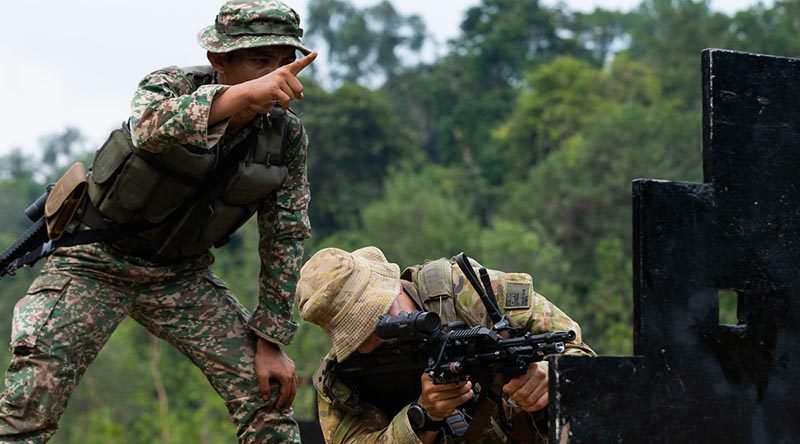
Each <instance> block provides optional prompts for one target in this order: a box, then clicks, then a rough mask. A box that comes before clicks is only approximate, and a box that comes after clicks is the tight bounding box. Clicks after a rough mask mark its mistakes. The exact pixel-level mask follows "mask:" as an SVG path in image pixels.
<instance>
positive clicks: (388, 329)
mask: <svg viewBox="0 0 800 444" xmlns="http://www.w3.org/2000/svg"><path fill="white" fill-rule="evenodd" d="M456 263H457V264H458V266H459V268H460V269H461V271H462V272H463V273H464V275H465V276H466V278H467V280H468V281H469V282H470V284H471V285H472V286H473V287H474V288H475V290H476V291H477V292H478V296H479V297H480V298H481V301H482V302H483V305H484V306H485V307H486V310H487V313H488V314H489V317H490V319H491V320H492V322H493V323H494V326H493V327H492V328H487V327H484V326H477V327H471V328H467V326H466V324H464V323H463V322H456V323H451V324H448V325H446V326H442V325H441V319H440V317H439V315H438V314H436V313H435V312H421V311H416V312H412V313H406V312H402V313H400V314H399V315H398V316H388V315H384V316H381V317H380V319H379V321H378V323H377V325H376V327H375V332H376V333H377V335H378V336H379V337H381V338H383V339H386V340H388V341H390V342H389V344H386V345H384V346H383V347H380V348H379V349H377V350H375V351H373V352H371V353H368V354H359V353H354V354H353V355H352V356H350V357H348V358H347V359H346V360H344V361H343V362H341V363H337V364H335V367H334V368H333V370H334V372H335V375H336V378H338V379H339V380H341V381H342V382H343V383H345V384H346V385H347V386H348V387H350V388H351V389H352V390H353V391H354V393H353V394H354V395H355V397H356V399H358V398H360V399H363V400H365V401H367V402H369V403H370V404H373V405H375V406H376V407H378V408H380V409H381V410H382V411H384V412H385V413H387V414H389V415H394V414H396V413H397V412H398V411H399V410H400V409H402V407H403V406H405V405H407V404H408V403H410V402H411V401H414V400H416V397H417V396H418V395H419V393H420V391H421V387H420V381H419V378H420V375H421V374H422V372H425V373H427V374H428V375H430V376H431V378H432V379H433V382H434V383H435V384H449V383H453V382H462V381H466V380H470V381H472V382H473V386H475V384H477V385H478V386H479V388H480V390H479V394H478V395H477V396H476V399H473V401H472V402H471V403H468V404H471V405H467V406H465V408H462V409H460V410H459V411H457V412H456V413H455V414H454V415H452V416H451V417H449V418H447V420H446V431H447V432H448V433H449V434H451V435H453V436H457V437H458V436H463V434H464V433H465V432H466V431H467V429H468V427H469V421H470V416H469V412H474V409H475V408H476V406H477V405H478V404H479V403H480V401H482V400H483V399H484V398H486V397H489V398H491V399H492V400H494V401H495V402H496V403H497V405H498V410H499V412H500V414H501V419H502V421H503V426H504V427H506V428H507V429H508V430H510V429H511V428H512V427H513V424H511V423H510V421H509V420H508V419H507V418H505V417H504V415H503V411H504V410H503V408H502V405H501V403H502V402H503V400H502V394H501V393H497V387H496V386H495V388H494V391H493V390H492V386H493V385H495V384H494V383H495V381H496V379H497V376H498V375H502V379H503V381H508V380H509V379H511V378H513V377H515V376H519V375H523V374H525V373H526V372H527V370H528V367H529V365H530V363H532V362H537V361H542V360H543V359H545V357H546V356H547V355H551V354H557V353H563V352H564V350H565V345H564V343H565V342H568V341H572V340H574V339H575V332H574V331H557V332H548V333H543V334H537V335H534V334H531V333H530V332H523V331H522V330H521V329H520V328H518V327H515V326H513V325H511V322H509V320H508V319H507V318H506V317H505V316H504V315H503V314H501V313H500V310H499V308H498V305H497V300H496V299H495V296H494V293H493V290H492V286H491V283H490V280H489V275H488V272H487V271H486V269H485V268H481V269H480V270H479V273H480V275H481V280H480V281H479V280H478V277H477V276H476V275H475V271H474V270H473V268H472V266H471V265H470V263H469V259H468V258H467V256H466V255H465V254H464V253H460V254H459V255H458V256H456ZM481 281H483V282H481ZM409 387H410V388H409ZM507 402H508V401H507ZM510 403H512V404H513V401H510Z"/></svg>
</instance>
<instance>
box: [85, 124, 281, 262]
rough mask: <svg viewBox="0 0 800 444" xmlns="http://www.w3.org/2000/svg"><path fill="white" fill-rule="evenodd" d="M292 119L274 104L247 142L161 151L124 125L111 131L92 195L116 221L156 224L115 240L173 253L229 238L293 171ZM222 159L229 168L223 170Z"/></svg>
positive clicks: (131, 247) (92, 177)
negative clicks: (288, 156) (287, 157)
mask: <svg viewBox="0 0 800 444" xmlns="http://www.w3.org/2000/svg"><path fill="white" fill-rule="evenodd" d="M287 119H288V117H287V116H286V114H285V112H284V111H282V110H280V109H279V108H276V109H275V110H273V112H272V113H271V114H270V116H269V118H265V119H262V121H261V123H262V124H261V125H260V128H253V129H252V130H251V133H250V135H249V136H248V137H246V138H245V139H244V140H243V141H241V142H240V144H243V145H236V146H223V147H220V146H217V147H215V148H213V149H205V148H199V147H195V146H191V145H179V144H175V145H174V146H171V147H170V148H169V149H167V150H166V151H163V152H159V153H153V152H149V151H145V150H142V149H140V148H138V147H136V146H135V145H134V144H133V142H132V138H131V134H130V131H129V129H128V128H127V125H123V126H122V128H120V129H118V130H115V131H113V132H112V133H111V135H110V136H109V138H108V140H107V141H106V142H105V144H103V146H102V147H101V148H100V150H98V151H97V153H96V154H95V157H94V161H93V163H92V171H91V172H90V173H89V181H88V194H89V198H90V199H91V201H92V203H93V204H94V206H95V207H96V208H97V209H98V210H99V212H100V213H101V214H102V215H103V216H104V217H106V218H108V219H111V220H112V221H113V222H115V223H117V224H128V223H131V222H138V221H143V222H146V223H150V224H152V225H155V228H152V229H150V230H147V231H145V232H142V233H139V234H138V235H136V236H135V237H132V238H129V239H125V240H122V241H120V242H117V243H116V244H115V245H116V246H117V247H118V248H120V249H121V250H122V251H124V252H126V253H130V254H135V255H140V256H152V257H158V258H159V259H175V258H181V257H188V256H192V255H196V254H200V253H202V252H204V251H206V250H208V249H209V248H211V247H212V246H216V247H219V246H221V245H223V244H225V243H226V242H227V241H228V239H229V236H230V235H231V234H233V232H234V231H236V230H237V229H238V228H239V227H240V226H241V225H242V224H244V223H245V222H246V221H247V220H248V219H249V218H250V217H251V216H252V215H253V214H254V213H255V212H256V211H257V210H258V207H259V206H260V205H261V203H262V202H264V201H265V200H266V199H267V198H268V197H269V196H270V194H272V193H273V192H274V191H275V190H276V189H278V188H279V187H280V186H281V184H283V182H284V181H285V180H286V178H287V176H288V169H287V168H286V166H284V165H283V164H282V163H283V153H282V148H283V144H284V138H285V134H284V133H285V127H286V121H287ZM265 121H266V122H265ZM220 152H222V153H223V154H219V153H220ZM233 153H236V154H233ZM228 154H230V155H232V156H233V155H235V156H237V157H239V158H238V162H235V160H236V159H226V156H227V155H228ZM223 159H226V162H224V163H225V164H226V165H230V166H232V168H226V171H220V166H221V165H222V163H223V162H222V161H223Z"/></svg>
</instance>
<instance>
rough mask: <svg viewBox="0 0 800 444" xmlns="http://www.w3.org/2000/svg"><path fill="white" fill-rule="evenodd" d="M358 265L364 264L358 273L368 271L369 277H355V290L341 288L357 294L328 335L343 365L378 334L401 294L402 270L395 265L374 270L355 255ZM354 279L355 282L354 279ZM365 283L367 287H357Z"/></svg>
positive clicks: (335, 320)
mask: <svg viewBox="0 0 800 444" xmlns="http://www.w3.org/2000/svg"><path fill="white" fill-rule="evenodd" d="M353 258H354V259H355V260H356V261H363V262H364V263H363V265H361V266H360V267H357V269H359V270H364V271H367V273H365V274H366V276H358V277H356V276H353V277H351V282H353V283H356V285H355V286H354V287H352V288H346V287H347V286H345V287H343V288H342V291H354V292H358V293H359V294H358V295H357V296H354V297H353V304H352V305H351V306H349V307H345V308H344V309H343V310H342V312H340V313H339V315H337V318H339V317H340V316H341V318H340V319H334V320H332V321H331V323H332V324H333V325H335V327H333V328H332V329H331V330H330V331H329V334H330V336H331V342H332V343H333V350H334V354H335V355H336V359H337V360H338V361H339V362H341V361H343V360H345V359H347V357H348V356H350V355H351V354H352V353H353V352H354V351H356V350H357V349H358V347H360V346H361V344H363V343H364V341H366V340H367V339H368V338H369V337H370V336H371V335H372V333H373V332H374V331H375V325H376V324H377V323H378V318H380V317H381V316H382V315H385V314H386V313H388V312H389V308H390V307H391V306H392V303H394V301H395V299H397V296H398V295H399V294H400V269H399V267H397V265H396V264H392V263H384V264H381V266H380V268H382V269H376V268H378V267H377V266H376V264H374V263H372V264H371V265H372V267H370V266H369V265H368V264H369V262H368V261H365V260H364V259H363V258H359V257H358V256H357V255H353ZM354 278H355V279H354ZM363 281H366V282H367V284H366V286H363V285H357V284H358V283H359V282H363Z"/></svg>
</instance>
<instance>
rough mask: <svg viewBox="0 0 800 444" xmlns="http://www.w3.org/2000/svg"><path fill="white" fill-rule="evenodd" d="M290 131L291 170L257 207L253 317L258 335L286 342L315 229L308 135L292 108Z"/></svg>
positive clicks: (288, 154)
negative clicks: (306, 244)
mask: <svg viewBox="0 0 800 444" xmlns="http://www.w3.org/2000/svg"><path fill="white" fill-rule="evenodd" d="M286 131H289V135H288V143H287V147H286V148H285V152H284V153H285V157H286V165H287V168H288V170H289V175H288V177H287V179H286V182H284V184H283V185H282V186H281V187H280V188H279V189H278V190H277V191H276V192H275V193H274V194H273V196H272V197H271V198H270V200H269V201H267V202H265V203H264V204H262V206H261V208H260V209H259V212H258V226H259V234H260V239H259V243H258V252H259V256H260V257H261V272H260V276H259V302H258V307H256V310H255V312H254V313H253V316H252V317H251V318H250V321H249V325H250V328H251V329H253V331H255V333H256V334H257V335H258V336H260V337H262V338H264V339H266V340H268V341H271V342H274V343H277V344H283V345H286V344H289V343H290V342H291V340H292V337H293V336H294V333H295V331H296V330H297V324H295V323H294V322H293V321H292V308H293V304H294V294H295V289H296V284H297V278H298V275H299V272H300V262H301V261H302V258H303V241H304V240H305V239H307V238H308V237H309V235H310V233H311V224H310V222H309V219H308V203H309V201H310V199H311V195H310V190H309V185H308V173H307V168H306V159H307V157H308V138H307V137H306V134H305V130H304V129H303V126H302V124H301V123H300V119H298V118H297V116H295V115H294V114H291V113H290V114H289V122H288V124H287V128H286Z"/></svg>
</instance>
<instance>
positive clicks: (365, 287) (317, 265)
mask: <svg viewBox="0 0 800 444" xmlns="http://www.w3.org/2000/svg"><path fill="white" fill-rule="evenodd" d="M399 294H400V267H398V266H397V264H393V263H390V262H388V261H387V260H386V257H385V256H384V255H383V253H382V252H381V250H379V249H377V248H375V247H365V248H361V249H359V250H356V251H354V252H352V253H348V252H346V251H344V250H340V249H338V248H325V249H324V250H320V251H319V252H317V253H316V254H315V255H313V256H311V259H309V260H308V262H306V264H305V265H303V268H302V269H301V270H300V280H298V281H297V297H298V299H299V300H300V302H299V304H300V316H302V317H303V319H305V320H306V321H309V322H313V323H315V324H317V325H319V326H320V327H322V329H323V330H325V332H326V333H328V336H330V338H331V343H332V344H333V352H334V354H335V355H336V359H337V360H338V361H339V362H341V361H343V360H345V359H347V357H348V356H350V354H352V353H353V352H354V351H356V349H358V347H360V346H361V344H363V343H364V341H366V340H367V338H369V336H370V335H371V334H372V332H374V331H375V324H377V323H378V318H379V317H380V316H381V315H384V314H386V313H387V312H388V311H389V307H391V306H392V303H393V302H394V300H395V299H397V296H398V295H399Z"/></svg>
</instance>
